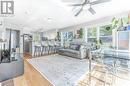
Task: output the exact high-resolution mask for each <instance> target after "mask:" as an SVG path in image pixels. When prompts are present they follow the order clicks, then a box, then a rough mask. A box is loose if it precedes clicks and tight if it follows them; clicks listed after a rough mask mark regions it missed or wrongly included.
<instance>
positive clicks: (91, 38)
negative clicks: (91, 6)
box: [87, 27, 97, 42]
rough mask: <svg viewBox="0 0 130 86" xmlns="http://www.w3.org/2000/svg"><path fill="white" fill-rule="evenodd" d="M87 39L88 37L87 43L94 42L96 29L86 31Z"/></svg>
mask: <svg viewBox="0 0 130 86" xmlns="http://www.w3.org/2000/svg"><path fill="white" fill-rule="evenodd" d="M87 37H88V42H95V40H96V39H97V29H96V27H93V28H89V29H88V34H87Z"/></svg>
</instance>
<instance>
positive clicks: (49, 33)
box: [43, 29, 57, 39]
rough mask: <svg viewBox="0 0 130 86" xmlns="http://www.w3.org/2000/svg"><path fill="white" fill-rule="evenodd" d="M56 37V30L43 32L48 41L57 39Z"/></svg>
mask: <svg viewBox="0 0 130 86" xmlns="http://www.w3.org/2000/svg"><path fill="white" fill-rule="evenodd" d="M56 36H57V30H56V29H54V30H48V31H45V32H43V37H47V38H48V39H55V37H56Z"/></svg>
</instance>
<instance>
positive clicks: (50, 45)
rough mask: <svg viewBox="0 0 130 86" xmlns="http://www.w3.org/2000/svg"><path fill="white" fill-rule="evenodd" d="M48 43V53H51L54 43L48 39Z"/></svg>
mask: <svg viewBox="0 0 130 86" xmlns="http://www.w3.org/2000/svg"><path fill="white" fill-rule="evenodd" d="M48 45H49V50H48V54H52V53H53V51H54V44H53V42H52V40H50V41H48Z"/></svg>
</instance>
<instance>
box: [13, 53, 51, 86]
mask: <svg viewBox="0 0 130 86" xmlns="http://www.w3.org/2000/svg"><path fill="white" fill-rule="evenodd" d="M30 58H31V57H30V56H29V55H25V56H24V68H25V72H24V75H23V76H20V77H17V78H15V79H14V85H15V86H52V85H51V84H50V83H49V82H48V81H47V80H46V79H45V78H44V77H43V76H42V75H41V74H40V73H39V72H38V71H37V70H36V69H34V68H33V67H32V66H31V65H30V64H29V63H28V62H27V60H26V59H30Z"/></svg>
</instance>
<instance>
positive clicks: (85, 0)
mask: <svg viewBox="0 0 130 86" xmlns="http://www.w3.org/2000/svg"><path fill="white" fill-rule="evenodd" d="M87 2H88V0H84V2H83V3H80V4H70V5H69V6H81V5H85V4H86V3H87Z"/></svg>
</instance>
